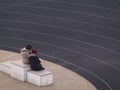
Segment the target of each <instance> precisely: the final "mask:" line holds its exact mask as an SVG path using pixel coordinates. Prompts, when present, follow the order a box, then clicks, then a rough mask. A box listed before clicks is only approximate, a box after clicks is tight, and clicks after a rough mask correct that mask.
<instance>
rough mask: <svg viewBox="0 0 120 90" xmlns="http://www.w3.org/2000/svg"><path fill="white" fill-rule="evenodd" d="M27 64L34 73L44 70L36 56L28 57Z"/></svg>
mask: <svg viewBox="0 0 120 90" xmlns="http://www.w3.org/2000/svg"><path fill="white" fill-rule="evenodd" d="M29 64H30V66H31V69H32V70H35V71H39V70H44V68H43V67H42V65H41V61H40V60H39V58H38V56H37V55H36V54H30V55H29Z"/></svg>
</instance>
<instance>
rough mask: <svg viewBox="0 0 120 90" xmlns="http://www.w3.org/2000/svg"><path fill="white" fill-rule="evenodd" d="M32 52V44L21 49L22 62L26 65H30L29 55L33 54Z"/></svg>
mask: <svg viewBox="0 0 120 90" xmlns="http://www.w3.org/2000/svg"><path fill="white" fill-rule="evenodd" d="M31 52H32V46H31V45H30V44H28V45H26V46H25V47H24V48H22V49H20V54H21V56H22V61H23V63H24V64H29V60H28V55H29V54H31Z"/></svg>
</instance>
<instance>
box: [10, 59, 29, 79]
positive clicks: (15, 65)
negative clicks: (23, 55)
mask: <svg viewBox="0 0 120 90" xmlns="http://www.w3.org/2000/svg"><path fill="white" fill-rule="evenodd" d="M29 70H30V66H29V65H26V64H23V63H22V61H21V60H17V61H13V62H11V76H12V77H13V78H16V79H18V80H21V81H26V80H27V77H26V76H27V71H29Z"/></svg>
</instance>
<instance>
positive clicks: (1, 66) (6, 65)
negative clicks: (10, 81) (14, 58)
mask: <svg viewBox="0 0 120 90" xmlns="http://www.w3.org/2000/svg"><path fill="white" fill-rule="evenodd" d="M0 71H2V72H5V73H7V74H10V73H11V61H6V62H1V63H0Z"/></svg>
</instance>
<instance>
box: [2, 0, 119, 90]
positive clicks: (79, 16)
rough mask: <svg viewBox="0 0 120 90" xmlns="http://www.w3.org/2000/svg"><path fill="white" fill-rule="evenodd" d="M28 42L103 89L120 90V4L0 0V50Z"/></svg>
mask: <svg viewBox="0 0 120 90" xmlns="http://www.w3.org/2000/svg"><path fill="white" fill-rule="evenodd" d="M28 43H30V44H32V45H33V47H34V48H35V49H37V50H38V51H39V56H40V57H42V58H44V59H46V60H48V61H50V62H54V63H57V64H59V65H62V66H64V67H66V68H68V69H70V70H72V71H74V72H76V73H77V74H79V75H82V76H83V77H84V78H86V79H87V80H89V81H90V82H91V83H93V84H94V85H95V86H96V87H97V89H98V90H120V85H119V83H120V1H119V0H34V1H33V0H0V48H1V49H4V50H10V51H15V52H18V51H19V49H20V48H22V47H23V46H25V45H26V44H28Z"/></svg>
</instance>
